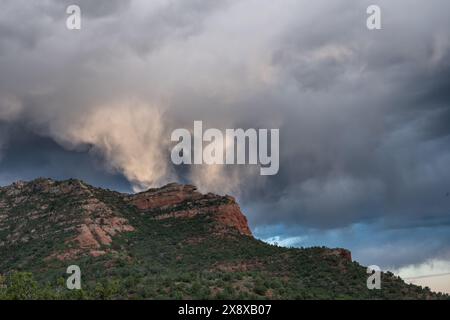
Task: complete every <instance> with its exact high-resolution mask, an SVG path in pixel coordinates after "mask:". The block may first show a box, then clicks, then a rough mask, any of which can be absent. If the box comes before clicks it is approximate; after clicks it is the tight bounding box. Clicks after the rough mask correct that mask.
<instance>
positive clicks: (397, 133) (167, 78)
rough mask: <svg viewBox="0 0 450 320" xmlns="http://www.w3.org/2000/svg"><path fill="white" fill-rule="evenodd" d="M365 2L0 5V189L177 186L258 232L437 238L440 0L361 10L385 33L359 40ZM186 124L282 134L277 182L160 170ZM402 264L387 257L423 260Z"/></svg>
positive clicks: (447, 109) (445, 242)
mask: <svg viewBox="0 0 450 320" xmlns="http://www.w3.org/2000/svg"><path fill="white" fill-rule="evenodd" d="M74 2H76V3H77V4H79V5H80V7H81V10H82V28H81V30H77V31H70V30H67V29H66V27H65V19H66V18H67V15H66V13H65V8H66V7H67V5H69V4H73V3H74ZM372 2H373V1H370V2H369V1H356V0H352V1H349V0H337V1H322V0H319V1H314V2H311V1H306V0H305V1H301V0H283V1H273V0H244V1H237V0H226V1H200V0H180V1H175V0H172V1H165V0H164V1H163V0H158V1H138V0H133V1H132V0H130V1H78V2H77V1H73V2H72V1H50V0H46V1H39V2H38V1H35V2H33V3H30V1H23V0H19V1H17V0H15V1H8V0H6V1H3V2H2V10H0V134H1V137H0V159H2V160H1V162H0V168H1V171H0V181H1V182H2V183H8V182H10V181H13V180H16V179H19V178H25V179H29V178H32V177H33V176H39V175H43V174H46V175H49V176H56V177H68V176H73V177H81V178H84V179H87V180H88V181H90V182H91V183H93V184H95V181H96V180H98V181H101V184H102V185H109V186H110V187H111V188H118V189H121V190H123V189H124V185H125V184H126V183H125V181H128V183H129V189H130V190H131V189H132V190H135V191H137V190H142V189H145V188H148V187H150V186H158V185H161V184H164V183H167V182H170V181H174V180H177V181H181V182H190V183H193V184H196V185H198V186H199V187H200V188H201V189H202V190H205V191H213V192H218V193H232V194H233V195H235V196H238V197H239V199H240V203H241V204H242V206H243V207H244V209H245V212H246V213H247V214H248V216H249V219H250V222H251V224H252V227H253V228H254V229H255V230H262V229H261V228H264V227H267V226H282V227H281V229H276V228H275V229H271V230H273V231H272V234H271V235H269V234H267V233H266V232H261V233H260V236H261V237H263V238H270V237H273V236H277V232H279V233H280V234H284V236H285V237H290V236H292V235H289V232H291V231H289V230H290V229H289V228H287V227H286V226H296V227H298V228H300V229H298V228H297V229H296V230H297V231H296V232H297V233H295V232H294V234H298V233H300V232H303V231H304V232H306V231H305V230H306V229H307V230H325V231H326V230H346V228H351V227H352V226H354V225H361V224H362V225H369V226H373V225H374V224H375V225H376V226H377V227H376V228H372V227H371V229H370V230H371V232H372V233H380V232H381V233H382V232H385V233H386V236H385V237H383V239H382V240H380V241H382V242H383V243H389V242H390V241H393V240H392V239H391V236H392V234H391V232H390V231H387V230H392V229H397V228H401V229H402V230H411V232H412V233H414V232H416V231H417V230H422V229H420V228H427V230H430V233H432V232H433V231H432V230H433V228H434V227H436V228H437V227H439V228H446V227H447V226H450V217H449V210H450V197H448V192H449V191H450V170H449V167H450V166H449V165H450V148H449V147H450V93H449V92H450V20H449V19H448V14H447V12H449V11H450V3H449V2H448V1H444V0H433V1H419V0H409V1H406V0H399V1H395V2H394V1H387V0H380V1H376V2H377V4H379V6H380V7H381V9H382V30H376V31H370V30H368V29H367V28H366V18H367V14H366V8H367V6H368V5H370V4H373V3H372ZM194 120H202V121H203V122H204V125H205V126H206V127H214V128H219V129H225V128H279V129H280V171H279V173H278V174H277V175H276V176H270V177H263V176H260V175H259V170H256V169H255V168H254V167H246V166H231V167H217V166H216V167H210V166H206V165H205V166H192V167H177V166H174V165H173V164H172V163H171V162H170V149H171V146H172V144H171V142H170V133H171V131H172V130H173V129H176V128H187V129H192V126H193V121H194ZM21 136H23V137H21ZM33 141H34V142H35V141H40V143H43V144H44V145H45V146H46V147H43V148H36V146H35V143H34V142H33ZM44 154H45V156H44ZM21 155H22V156H23V159H22V160H21V161H20V162H19V163H20V166H18V164H17V162H16V161H13V160H11V159H15V158H21ZM30 155H31V156H30ZM51 155H55V157H56V158H58V159H60V160H59V161H54V160H52V159H55V158H54V157H52V156H51ZM81 158H82V159H83V160H82V161H73V159H81ZM36 159H41V160H42V159H43V160H42V161H44V162H43V163H42V162H41V163H40V164H39V162H36V161H37V160H36ZM70 159H72V160H70ZM42 166H44V167H45V168H46V170H43V169H42ZM93 168H94V169H93ZM288 229H289V230H288ZM414 230H415V231H414ZM319 232H320V231H319ZM417 232H419V231H417ZM417 232H416V233H415V234H418V233H417ZM395 234H396V235H397V237H398V239H404V238H405V237H406V238H408V236H407V233H403V232H399V233H395ZM388 235H389V236H388ZM441 235H442V233H437V234H436V235H435V238H434V239H435V240H436V243H437V244H436V247H439V248H440V249H436V250H433V252H434V253H436V255H438V254H440V253H439V252H441V253H442V252H446V251H445V248H447V249H448V247H449V244H450V239H448V237H443V236H441ZM418 237H419V236H418ZM412 238H413V237H412ZM409 240H410V241H412V242H410V243H413V241H414V239H409ZM334 243H339V242H338V241H337V242H334ZM344 244H346V245H348V246H350V247H352V244H351V243H344ZM354 247H355V248H356V247H357V246H356V245H354ZM366 249H367V247H366ZM357 250H359V249H357ZM361 250H362V249H361ZM367 250H368V249H367ZM439 250H441V251H439ZM367 252H369V251H367ZM367 252H366V253H367ZM360 256H361V257H363V256H364V253H362V252H361V254H360ZM412 256H414V254H413V253H411V254H410V255H408V257H405V258H404V259H402V261H403V262H401V261H397V260H396V261H395V263H394V261H393V260H392V263H391V264H392V265H395V266H400V265H402V263H403V264H406V263H414V262H421V261H423V260H424V259H426V258H427V257H423V256H419V255H415V261H414V259H411V257H412ZM364 260H369V259H364ZM383 264H384V265H389V262H388V261H386V262H383Z"/></svg>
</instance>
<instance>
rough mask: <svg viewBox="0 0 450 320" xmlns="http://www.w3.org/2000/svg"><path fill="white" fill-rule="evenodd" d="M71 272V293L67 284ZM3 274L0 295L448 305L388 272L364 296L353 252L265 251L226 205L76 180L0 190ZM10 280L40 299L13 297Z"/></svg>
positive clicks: (224, 200)
mask: <svg viewBox="0 0 450 320" xmlns="http://www.w3.org/2000/svg"><path fill="white" fill-rule="evenodd" d="M73 264H75V265H78V266H79V267H80V268H81V271H82V290H81V291H78V292H73V291H69V290H67V289H66V288H65V287H64V279H65V278H67V274H66V273H65V272H66V268H67V266H69V265H73ZM0 275H3V276H0V284H1V282H3V286H0V297H2V294H3V297H4V298H42V297H44V298H48V297H50V298H86V299H89V298H100V299H109V298H111V299H181V298H186V299H226V298H228V299H260V298H263V299H433V298H446V296H442V295H440V294H435V293H433V292H431V291H430V290H429V289H427V288H425V289H424V288H421V287H418V286H414V285H408V284H406V283H404V281H403V280H401V279H400V278H398V277H396V276H394V275H393V274H392V273H383V274H382V289H381V290H368V289H367V287H366V279H367V276H368V275H367V274H366V268H364V267H363V266H361V265H360V264H358V263H357V262H355V261H352V257H351V253H350V252H349V251H348V250H345V249H341V248H335V249H329V248H324V247H320V248H319V247H315V248H306V249H295V248H282V247H278V246H273V245H269V244H267V243H264V242H262V241H260V240H257V239H255V238H254V237H253V236H252V233H251V230H250V228H249V227H248V224H247V219H246V217H245V216H244V214H243V213H242V212H241V209H240V207H239V205H238V204H237V202H236V200H235V199H234V198H233V197H231V196H219V195H215V194H212V193H208V194H202V193H200V192H198V191H197V189H196V187H195V186H191V185H180V184H176V183H172V184H169V185H166V186H164V187H162V188H154V189H149V190H147V191H145V192H142V193H138V194H124V193H119V192H116V191H112V190H106V189H101V188H96V187H93V186H91V185H88V184H86V183H84V182H83V181H80V180H75V179H71V180H65V181H54V180H51V179H44V178H41V179H37V180H33V181H30V182H16V183H14V184H12V185H10V186H6V187H2V188H0ZM14 281H27V282H28V283H32V284H33V288H34V287H35V291H32V292H27V295H25V296H23V295H17V294H15V293H14V292H13V288H15V287H14ZM16 287H17V286H16ZM8 288H9V289H8ZM2 290H3V293H2ZM8 290H9V291H8Z"/></svg>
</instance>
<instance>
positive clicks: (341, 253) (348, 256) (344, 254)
mask: <svg viewBox="0 0 450 320" xmlns="http://www.w3.org/2000/svg"><path fill="white" fill-rule="evenodd" d="M329 254H331V255H335V256H338V257H341V258H343V259H345V260H347V261H350V262H351V261H352V253H351V252H350V251H349V250H347V249H342V248H336V249H330V253H329Z"/></svg>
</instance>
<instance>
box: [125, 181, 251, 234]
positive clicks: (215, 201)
mask: <svg viewBox="0 0 450 320" xmlns="http://www.w3.org/2000/svg"><path fill="white" fill-rule="evenodd" d="M126 200H127V201H129V202H131V203H132V204H133V205H134V206H136V208H138V209H139V210H140V211H142V212H145V213H147V214H151V215H154V219H157V220H162V219H169V218H192V217H195V216H198V215H210V216H211V217H212V218H213V219H214V220H215V221H216V222H217V224H216V225H215V230H214V231H215V232H217V233H222V234H223V233H226V232H227V230H228V228H232V229H234V230H236V231H238V232H239V233H240V234H243V235H246V236H252V233H251V231H250V228H249V227H248V222H247V218H246V217H245V216H244V215H243V214H242V212H241V209H240V208H239V205H238V204H237V203H236V200H235V199H234V198H233V197H231V196H219V195H215V194H212V193H208V194H202V193H200V192H198V191H197V188H196V187H195V186H192V185H181V184H176V183H171V184H168V185H166V186H164V187H162V188H158V189H150V190H148V191H145V192H142V193H138V194H136V195H130V196H127V197H126Z"/></svg>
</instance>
